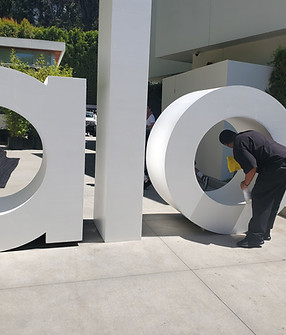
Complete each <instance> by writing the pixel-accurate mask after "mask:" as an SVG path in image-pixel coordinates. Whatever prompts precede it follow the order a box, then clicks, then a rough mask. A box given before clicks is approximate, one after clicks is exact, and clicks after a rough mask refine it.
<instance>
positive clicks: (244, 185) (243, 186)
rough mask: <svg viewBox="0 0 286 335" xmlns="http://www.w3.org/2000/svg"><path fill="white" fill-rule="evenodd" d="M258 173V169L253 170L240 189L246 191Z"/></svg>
mask: <svg viewBox="0 0 286 335" xmlns="http://www.w3.org/2000/svg"><path fill="white" fill-rule="evenodd" d="M255 173H256V168H253V169H252V170H250V171H249V172H248V173H247V174H246V175H245V178H244V180H243V181H242V182H241V183H240V188H241V189H242V190H244V189H246V188H247V186H248V185H249V184H250V183H251V181H252V179H253V178H254V176H255Z"/></svg>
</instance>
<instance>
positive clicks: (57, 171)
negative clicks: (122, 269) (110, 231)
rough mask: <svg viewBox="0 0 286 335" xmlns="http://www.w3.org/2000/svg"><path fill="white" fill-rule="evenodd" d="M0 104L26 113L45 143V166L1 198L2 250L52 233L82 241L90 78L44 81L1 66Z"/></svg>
mask: <svg viewBox="0 0 286 335" xmlns="http://www.w3.org/2000/svg"><path fill="white" fill-rule="evenodd" d="M0 105H1V106H3V107H5V108H8V109H11V110H13V111H15V112H17V113H18V114H20V115H22V116H23V117H25V118H26V119H27V120H28V121H30V122H31V123H32V124H33V126H34V127H35V128H36V130H37V132H38V134H39V135H40V137H41V140H42V144H43V160H42V164H41V167H40V169H39V171H38V173H37V175H36V176H35V178H34V179H33V180H32V182H31V183H30V184H29V185H27V186H26V187H25V188H24V189H22V190H21V191H19V192H18V193H15V194H13V195H10V196H7V197H2V198H0V250H7V249H11V248H14V247H17V246H20V245H23V244H25V243H27V242H29V241H31V240H33V239H35V238H37V237H39V236H41V235H43V234H45V233H46V242H47V243H51V242H66V241H78V240H81V239H82V221H83V217H82V215H83V214H82V212H83V210H82V208H83V181H84V180H83V177H84V143H85V142H84V127H85V113H84V111H85V80H84V79H74V78H62V77H49V78H47V80H46V82H45V83H44V84H43V83H41V82H40V81H38V80H36V79H34V78H32V77H30V76H27V75H25V74H23V73H21V72H18V71H15V70H11V69H7V68H3V67H0Z"/></svg>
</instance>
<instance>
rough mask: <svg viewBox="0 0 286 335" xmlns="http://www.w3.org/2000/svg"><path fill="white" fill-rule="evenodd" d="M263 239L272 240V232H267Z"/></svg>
mask: <svg viewBox="0 0 286 335" xmlns="http://www.w3.org/2000/svg"><path fill="white" fill-rule="evenodd" d="M263 240H264V241H270V240H271V235H270V233H265V234H264V235H263Z"/></svg>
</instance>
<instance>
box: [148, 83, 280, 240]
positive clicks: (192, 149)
mask: <svg viewBox="0 0 286 335" xmlns="http://www.w3.org/2000/svg"><path fill="white" fill-rule="evenodd" d="M222 120H227V121H228V122H229V123H230V124H231V125H232V126H233V127H234V128H235V129H236V131H238V132H240V131H243V130H248V129H254V130H258V131H260V132H264V133H266V134H267V133H268V134H270V135H271V136H272V138H273V139H274V140H276V141H277V142H279V143H281V144H283V145H286V131H285V125H286V111H285V108H284V107H283V106H282V105H281V104H280V103H279V102H278V101H277V100H275V99H274V98H272V97H271V96H270V95H268V94H266V93H264V92H262V91H260V90H258V89H255V88H250V87H245V86H228V87H223V88H217V89H210V90H205V91H199V92H194V93H190V94H187V95H185V96H183V97H181V98H179V99H178V100H176V101H175V102H174V103H172V104H171V105H170V106H169V107H168V108H167V109H166V110H165V111H164V112H163V113H162V115H161V116H160V118H159V119H158V120H157V122H156V124H155V126H154V127H153V129H152V132H151V135H150V137H149V142H148V148H147V166H148V171H149V175H150V178H151V180H152V183H153V185H154V187H155V188H156V190H157V191H158V193H159V194H160V195H161V197H162V198H163V199H164V200H165V201H167V202H168V203H169V204H171V205H172V206H173V207H175V208H176V209H178V210H179V211H180V212H181V213H182V214H183V215H184V216H186V217H187V218H188V219H189V220H191V221H192V222H194V223H196V224H197V225H199V226H201V227H203V228H204V229H207V230H209V231H212V232H216V233H222V234H231V233H240V232H245V231H246V230H247V224H248V221H249V219H250V216H251V207H250V206H248V205H245V204H244V203H243V196H242V192H241V190H240V188H239V184H240V181H241V180H243V172H242V171H241V170H240V171H239V172H238V173H236V175H235V176H234V178H232V180H231V181H230V182H229V183H228V184H227V185H226V186H224V187H222V188H220V189H217V190H214V191H209V192H206V193H205V192H204V191H203V190H202V189H201V188H200V186H199V184H198V182H197V179H196V176H195V171H194V161H195V155H196V151H197V148H198V146H199V144H200V141H201V140H202V138H203V136H204V135H205V134H206V133H207V132H208V131H209V129H210V128H212V127H213V126H214V125H215V124H217V123H218V122H220V121H222ZM214 140H215V141H218V139H217V138H216V139H214ZM206 154H207V153H206ZM285 203H286V201H285V197H284V199H283V201H282V203H281V208H282V207H283V206H285Z"/></svg>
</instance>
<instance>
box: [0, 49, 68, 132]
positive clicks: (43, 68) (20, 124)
mask: <svg viewBox="0 0 286 335" xmlns="http://www.w3.org/2000/svg"><path fill="white" fill-rule="evenodd" d="M1 65H2V66H5V67H9V68H11V69H14V70H17V71H20V72H24V73H26V74H28V75H30V76H32V77H34V78H36V79H38V80H40V81H41V82H44V81H45V80H46V78H47V77H48V76H61V77H71V76H72V68H70V67H67V66H66V67H57V66H56V64H54V65H46V64H45V60H44V58H43V57H40V58H39V59H38V60H37V61H36V64H35V65H36V67H33V68H32V67H30V66H29V65H27V64H25V63H23V62H22V61H21V60H20V59H19V58H18V57H17V56H16V54H15V52H12V53H11V57H10V64H1ZM2 111H3V109H2ZM5 114H6V125H7V128H8V130H9V133H10V136H11V137H21V138H25V137H27V136H28V135H32V136H34V135H35V134H36V131H35V129H34V127H33V126H32V125H31V124H30V123H29V122H28V121H27V120H26V119H25V118H23V117H22V116H21V115H19V114H17V113H15V112H14V111H11V110H5Z"/></svg>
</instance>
